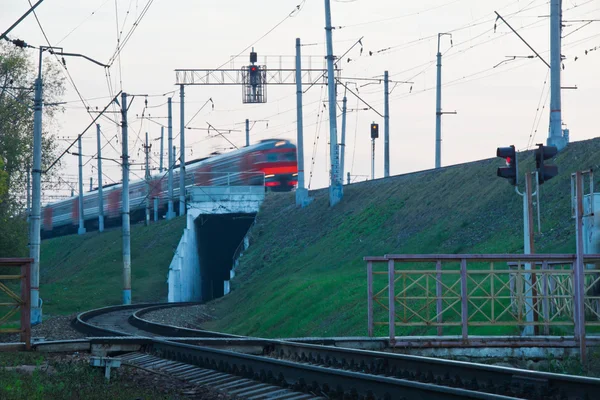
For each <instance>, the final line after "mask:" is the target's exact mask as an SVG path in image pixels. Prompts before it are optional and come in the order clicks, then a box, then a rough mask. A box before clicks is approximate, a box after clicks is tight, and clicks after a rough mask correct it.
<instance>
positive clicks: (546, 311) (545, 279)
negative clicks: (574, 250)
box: [542, 260, 550, 336]
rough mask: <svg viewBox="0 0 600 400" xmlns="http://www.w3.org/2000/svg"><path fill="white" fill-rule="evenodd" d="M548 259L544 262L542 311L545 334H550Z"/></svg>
mask: <svg viewBox="0 0 600 400" xmlns="http://www.w3.org/2000/svg"><path fill="white" fill-rule="evenodd" d="M548 271H549V268H548V261H546V260H544V261H543V262H542V272H543V273H544V274H543V277H542V279H543V280H542V313H543V316H544V335H546V336H548V335H550V325H549V323H550V304H549V302H548Z"/></svg>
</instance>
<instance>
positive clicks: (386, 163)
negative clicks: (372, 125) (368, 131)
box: [383, 71, 390, 178]
mask: <svg viewBox="0 0 600 400" xmlns="http://www.w3.org/2000/svg"><path fill="white" fill-rule="evenodd" d="M383 91H384V112H383V123H384V128H383V131H384V134H383V136H384V148H383V176H384V177H385V178H387V177H388V176H390V77H389V73H388V71H385V72H384V73H383Z"/></svg>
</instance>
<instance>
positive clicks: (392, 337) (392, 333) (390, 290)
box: [388, 260, 396, 346]
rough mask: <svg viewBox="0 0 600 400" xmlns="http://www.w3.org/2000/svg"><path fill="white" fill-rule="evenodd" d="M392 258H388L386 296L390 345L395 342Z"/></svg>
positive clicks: (394, 297)
mask: <svg viewBox="0 0 600 400" xmlns="http://www.w3.org/2000/svg"><path fill="white" fill-rule="evenodd" d="M395 272H396V271H395V270H394V260H388V281H389V285H388V297H389V311H390V313H389V321H390V322H389V329H390V345H392V346H393V345H394V344H395V343H396V291H395V289H394V283H395V279H396V277H395Z"/></svg>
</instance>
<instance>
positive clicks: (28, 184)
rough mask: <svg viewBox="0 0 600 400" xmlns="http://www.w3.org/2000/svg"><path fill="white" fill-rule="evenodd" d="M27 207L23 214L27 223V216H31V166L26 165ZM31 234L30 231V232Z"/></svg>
mask: <svg viewBox="0 0 600 400" xmlns="http://www.w3.org/2000/svg"><path fill="white" fill-rule="evenodd" d="M26 173H27V208H26V209H25V214H26V215H27V223H29V217H30V216H31V215H30V214H31V168H29V165H28V166H27V171H26ZM30 234H31V232H30Z"/></svg>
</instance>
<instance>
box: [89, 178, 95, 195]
mask: <svg viewBox="0 0 600 400" xmlns="http://www.w3.org/2000/svg"><path fill="white" fill-rule="evenodd" d="M92 190H94V180H93V178H92V177H91V176H90V192H91V191H92Z"/></svg>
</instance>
